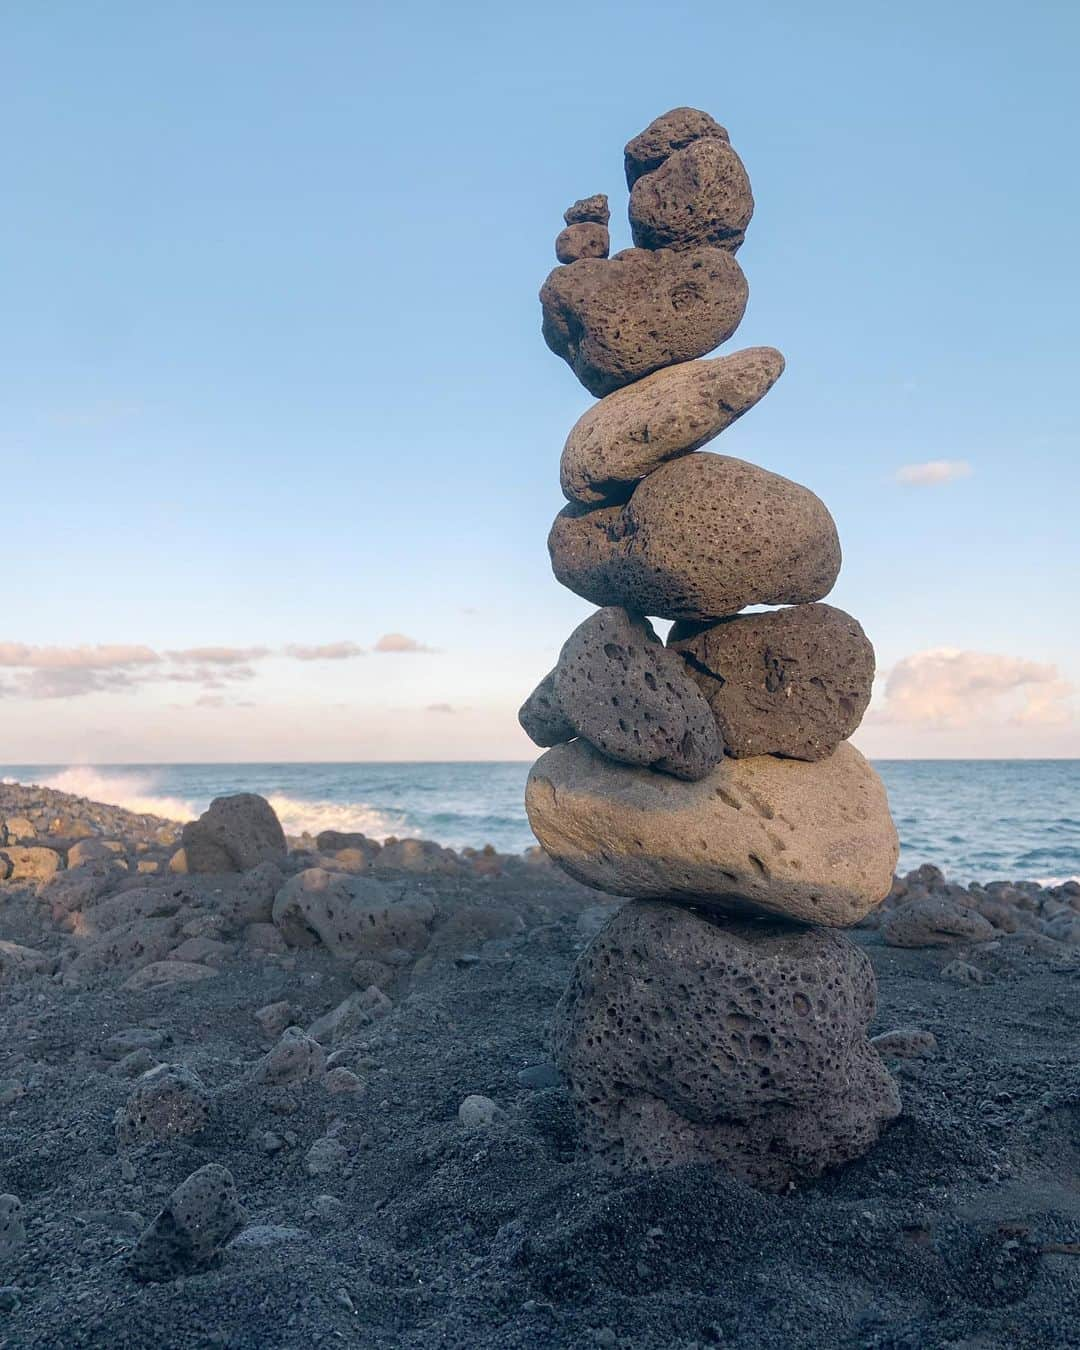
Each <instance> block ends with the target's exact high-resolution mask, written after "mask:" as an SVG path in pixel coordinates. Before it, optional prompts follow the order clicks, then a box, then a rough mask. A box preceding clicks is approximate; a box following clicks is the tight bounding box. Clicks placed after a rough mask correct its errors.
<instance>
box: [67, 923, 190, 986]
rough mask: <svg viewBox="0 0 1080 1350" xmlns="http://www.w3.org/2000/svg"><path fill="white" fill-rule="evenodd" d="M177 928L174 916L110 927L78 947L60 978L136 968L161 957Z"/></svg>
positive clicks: (81, 979)
mask: <svg viewBox="0 0 1080 1350" xmlns="http://www.w3.org/2000/svg"><path fill="white" fill-rule="evenodd" d="M179 932H180V924H179V922H178V920H177V919H176V918H161V919H137V920H136V921H135V922H134V923H126V924H122V925H121V926H120V927H118V928H113V929H110V931H109V932H107V933H105V934H104V935H103V936H102V937H99V938H97V939H94V940H92V941H90V942H87V943H86V944H85V945H84V946H82V947H80V948H79V949H78V955H76V956H75V957H74V959H73V960H72V961H70V963H69V964H68V965H66V966H65V967H64V970H63V982H64V984H66V985H83V984H90V983H92V982H93V981H94V980H95V979H97V978H98V977H99V976H102V975H106V974H108V973H110V972H111V971H114V970H130V971H136V970H141V969H142V967H143V966H149V965H152V964H156V963H158V962H161V961H164V959H165V957H166V956H167V955H168V953H169V952H170V951H171V950H172V949H173V947H175V946H176V941H177V938H178V936H179ZM201 969H202V970H203V971H205V970H206V967H205V966H204V967H201Z"/></svg>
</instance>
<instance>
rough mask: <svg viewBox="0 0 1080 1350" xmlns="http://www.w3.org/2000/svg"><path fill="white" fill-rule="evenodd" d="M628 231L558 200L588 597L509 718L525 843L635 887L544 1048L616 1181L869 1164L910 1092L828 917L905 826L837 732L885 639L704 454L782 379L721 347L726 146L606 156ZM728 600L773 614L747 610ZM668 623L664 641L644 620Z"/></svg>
mask: <svg viewBox="0 0 1080 1350" xmlns="http://www.w3.org/2000/svg"><path fill="white" fill-rule="evenodd" d="M625 164H626V180H627V185H628V186H629V188H630V224H631V229H632V233H633V237H634V243H635V245H636V247H634V248H631V249H625V250H624V251H623V252H621V253H617V254H616V255H615V256H614V257H613V258H608V256H607V254H608V246H609V241H608V231H607V224H608V219H609V216H608V203H607V198H606V197H605V196H602V195H599V194H598V195H596V196H594V197H589V198H585V199H583V200H582V201H579V202H575V204H574V205H573V206H572V207H571V208H570V209H569V210H568V211H567V212H566V214H565V220H566V229H565V230H564V231H563V232H562V233H561V234H560V235H559V239H558V241H557V244H556V255H557V257H558V258H559V261H560V262H561V263H562V264H563V266H560V267H557V268H556V269H555V270H554V271H553V272H552V273H551V275H550V276H549V277H548V279H547V281H546V282H545V283H544V286H543V289H542V290H541V292H540V299H541V304H542V306H543V314H544V324H543V332H544V338H545V340H546V341H547V343H548V346H549V347H551V349H552V350H553V351H554V352H555V353H556V354H557V355H559V356H561V357H563V358H564V359H565V360H566V362H567V363H568V364H569V366H570V367H571V369H572V370H573V371H574V373H575V374H576V375H577V377H578V379H579V380H580V381H581V383H582V384H583V385H584V386H585V387H586V388H587V389H588V390H589V391H590V392H591V393H592V394H594V395H596V396H597V397H598V398H599V399H600V402H599V403H597V404H595V405H594V406H593V407H592V408H590V409H589V410H588V411H587V412H586V413H585V414H584V415H583V416H582V417H581V418H579V420H578V422H577V424H576V425H575V426H574V427H573V429H572V430H571V432H570V435H569V437H568V439H567V442H566V446H565V448H564V450H563V456H562V469H561V480H562V488H563V492H564V494H565V496H566V497H567V499H568V502H569V505H568V506H566V507H565V508H564V509H563V510H562V511H561V512H560V514H559V515H558V516H557V517H556V520H555V524H554V525H553V526H552V530H551V535H550V538H549V540H548V546H549V549H550V552H551V560H552V566H553V570H554V572H555V575H556V577H557V578H558V580H559V581H561V582H562V583H563V584H564V585H565V586H567V587H569V588H570V589H571V590H573V591H576V592H577V594H579V595H581V596H583V597H584V598H585V599H587V600H590V601H592V602H593V603H594V604H596V605H598V606H600V608H599V609H598V610H597V611H596V612H595V613H594V614H593V615H592V616H591V617H590V618H588V619H586V620H585V622H584V623H582V624H581V625H579V627H578V628H577V629H576V630H575V631H574V632H573V633H572V634H571V636H570V638H569V639H568V640H567V642H566V643H565V645H564V646H563V649H562V652H561V653H560V655H559V659H558V662H557V663H556V665H555V668H554V669H553V670H552V671H551V672H550V673H549V674H548V675H547V676H545V677H544V679H543V680H542V681H541V683H540V684H539V685H538V686H537V688H536V690H535V691H534V692H533V694H531V695H530V697H529V698H528V699H527V700H526V702H525V704H524V706H523V707H522V709H521V714H520V717H521V723H522V725H523V726H524V728H525V730H526V731H527V732H528V734H529V735H530V736H531V737H532V739H533V740H534V741H535V742H536V743H537V744H538V745H541V746H550V747H552V748H551V749H549V750H548V752H547V754H545V755H543V756H542V757H541V758H540V759H539V760H538V761H537V763H536V764H535V766H534V767H533V770H532V773H531V775H530V777H529V784H528V788H527V790H526V808H527V810H528V813H529V821H530V823H531V825H532V828H533V832H534V833H535V834H536V837H537V838H538V839H539V841H540V843H541V844H542V846H543V847H544V849H545V850H546V851H547V852H548V853H549V854H550V856H551V857H552V858H553V859H554V860H555V862H557V863H558V864H559V865H560V866H561V867H562V868H564V869H565V870H566V871H567V872H569V873H570V874H571V875H572V876H575V877H577V878H578V879H579V880H581V881H584V882H585V883H586V884H587V885H590V886H594V887H596V888H598V889H600V890H605V891H608V892H610V893H611V894H613V895H617V896H626V897H630V900H629V903H628V904H626V905H625V906H624V907H623V908H622V909H621V910H620V911H619V912H618V913H617V914H616V915H615V916H614V918H613V919H612V920H611V921H610V922H609V923H608V925H607V926H606V928H604V929H603V930H602V931H601V932H600V933H599V934H598V935H597V937H596V938H595V939H594V940H593V942H592V944H591V945H590V947H589V948H588V950H587V951H586V952H585V953H584V954H583V955H582V957H581V959H580V960H579V961H578V964H577V967H576V968H575V971H574V975H573V977H572V979H571V983H570V986H569V988H568V989H567V991H566V993H565V994H564V995H563V998H562V999H561V1001H560V1003H559V1006H558V1008H557V1010H556V1014H555V1026H554V1045H555V1051H556V1057H557V1059H558V1062H559V1064H560V1066H561V1068H562V1070H563V1072H564V1074H565V1075H566V1077H567V1079H568V1081H569V1084H570V1089H571V1093H572V1095H573V1098H574V1102H575V1107H576V1109H577V1113H578V1118H579V1122H580V1125H581V1128H582V1133H583V1137H584V1139H585V1142H586V1144H587V1145H588V1147H589V1148H590V1149H591V1150H592V1151H593V1153H594V1154H595V1155H596V1156H597V1157H598V1158H599V1159H600V1160H601V1161H603V1162H604V1163H606V1164H608V1165H610V1166H613V1167H648V1168H656V1167H664V1166H670V1165H674V1164H678V1163H685V1162H702V1161H711V1162H715V1163H717V1164H718V1165H720V1166H722V1167H724V1168H725V1169H727V1170H728V1171H730V1172H732V1173H734V1174H735V1175H737V1176H740V1177H742V1178H743V1179H745V1180H746V1181H748V1182H750V1183H751V1184H752V1185H756V1186H761V1187H764V1188H767V1189H783V1188H785V1187H786V1186H788V1185H790V1184H791V1183H793V1182H798V1181H801V1180H804V1179H806V1178H808V1177H813V1176H816V1175H818V1174H820V1173H821V1172H822V1171H824V1170H825V1169H826V1168H828V1167H832V1166H836V1165H839V1164H841V1163H844V1162H847V1161H849V1160H851V1159H853V1158H856V1157H858V1156H859V1155H860V1154H861V1153H863V1152H865V1151H866V1149H868V1148H869V1147H870V1146H871V1145H872V1144H873V1143H874V1141H875V1140H876V1139H877V1137H878V1135H879V1133H880V1131H881V1129H882V1127H883V1126H884V1125H885V1124H886V1123H887V1122H888V1121H889V1120H890V1119H892V1118H893V1117H894V1116H896V1115H897V1113H898V1112H899V1109H900V1103H899V1097H898V1095H897V1091H896V1087H895V1084H894V1083H893V1080H892V1079H891V1078H890V1077H889V1075H888V1073H887V1072H886V1071H885V1069H884V1067H883V1066H882V1063H881V1060H880V1059H879V1057H878V1055H877V1052H876V1051H875V1050H874V1049H873V1047H872V1046H871V1045H870V1043H869V1040H868V1038H867V1028H868V1026H869V1023H870V1020H871V1018H872V1016H873V1013H874V1005H875V996H876V982H875V979H874V972H873V968H872V967H871V965H870V963H869V961H868V960H867V959H866V957H865V956H864V955H863V954H862V953H861V952H860V951H859V949H858V948H857V947H855V946H854V945H853V944H852V943H851V942H850V940H849V939H848V938H846V937H845V936H844V935H843V933H841V932H839V931H837V930H838V929H842V928H844V927H847V926H850V925H852V924H855V923H858V922H859V920H860V919H861V918H862V917H863V916H864V915H865V914H867V913H868V912H869V911H870V910H871V909H873V908H874V907H875V906H876V905H878V904H880V903H881V901H882V900H883V899H884V897H885V895H886V894H887V893H888V891H889V887H890V884H891V882H892V876H893V869H894V867H895V864H896V858H897V851H898V845H897V837H896V830H895V827H894V826H893V822H892V818H891V816H890V814H889V806H888V801H887V798H886V795H885V790H884V788H883V787H882V784H881V782H880V780H879V779H878V777H877V775H876V774H875V773H874V771H873V769H872V768H871V767H870V765H869V764H867V762H866V761H865V760H864V759H863V758H862V756H861V755H860V754H859V752H858V751H857V750H856V749H854V747H853V746H851V745H849V744H848V743H847V738H848V737H849V736H850V735H851V734H852V732H853V731H854V730H855V729H856V727H857V726H858V724H859V722H860V720H861V718H862V715H863V713H864V712H865V710H866V706H867V703H868V702H869V698H870V687H871V684H872V681H873V677H874V652H873V648H872V647H871V645H870V643H869V642H868V640H867V638H866V635H865V634H864V633H863V630H862V628H861V627H860V626H859V624H858V622H857V621H856V620H855V619H853V618H852V617H851V616H850V615H848V614H845V613H843V611H842V610H839V609H835V608H833V607H832V606H831V605H826V604H821V603H820V601H821V600H822V599H823V598H824V597H825V596H826V595H827V594H828V593H829V591H830V590H831V589H832V586H833V584H834V582H835V581H836V577H837V574H838V572H839V570H840V544H839V541H838V539H837V534H836V527H835V525H834V523H833V520H832V517H831V516H830V514H829V512H828V509H827V508H826V507H825V505H824V503H823V502H822V501H821V500H820V499H819V498H818V497H816V496H815V495H814V493H813V492H811V491H810V490H809V489H808V488H805V487H802V486H801V485H799V484H798V483H793V482H791V481H789V480H788V479H786V478H782V477H780V476H779V475H778V474H775V473H771V472H769V471H768V470H767V469H763V468H759V467H758V466H756V465H753V464H748V463H745V462H744V461H743V460H739V459H733V458H731V457H729V456H726V455H719V454H714V453H712V452H710V451H702V450H701V447H702V446H704V445H706V444H707V443H708V442H709V441H711V440H712V439H713V438H714V437H716V436H717V435H719V434H720V432H722V431H723V430H724V429H725V428H726V427H728V426H730V425H731V423H732V422H734V421H735V420H736V418H738V417H741V416H742V415H743V414H744V413H745V412H747V411H748V410H749V409H750V408H752V407H753V406H754V404H755V403H757V402H758V401H759V400H760V399H761V398H763V397H764V395H765V394H766V393H767V392H768V391H769V389H770V388H771V387H772V385H773V384H774V383H775V381H776V380H777V379H778V378H779V376H780V375H781V373H782V372H783V369H784V359H783V357H782V356H781V355H780V353H779V352H778V351H775V350H774V349H773V348H771V347H756V348H750V349H748V350H745V351H740V352H735V353H733V354H731V355H725V356H721V357H714V358H712V359H710V360H704V359H702V358H703V357H705V356H706V355H707V354H708V353H709V352H711V351H712V350H713V349H714V348H715V347H716V346H718V345H719V344H720V343H722V342H725V341H726V340H727V339H728V338H729V337H731V335H732V334H733V333H734V332H735V330H736V328H737V327H738V325H739V322H740V320H741V319H742V314H743V310H744V308H745V306H746V299H747V285H746V279H745V277H744V276H743V273H742V270H741V269H740V267H739V265H738V263H737V262H736V261H735V258H734V253H735V250H736V249H737V248H738V247H739V246H740V245H741V244H742V242H743V239H744V237H745V232H746V228H747V226H748V225H749V222H750V217H751V215H752V213H753V209H754V201H753V196H752V194H751V191H750V182H749V179H748V178H747V175H746V170H745V168H744V167H743V164H742V161H741V160H740V159H739V157H738V155H737V154H736V153H735V151H734V150H733V149H732V148H731V143H730V140H729V138H728V133H727V132H726V131H725V130H724V128H723V127H721V126H720V125H719V124H718V123H716V122H715V121H713V119H712V118H711V117H709V116H708V114H707V113H703V112H699V111H698V110H696V109H693V108H676V109H674V110H673V111H672V112H669V113H666V114H664V116H662V117H659V118H657V119H656V121H655V122H653V123H652V124H651V125H650V126H648V127H647V128H646V129H645V130H644V131H643V132H642V133H641V134H640V135H639V136H636V137H635V138H634V139H633V140H632V141H631V142H630V143H629V144H628V145H627V147H626V152H625ZM749 605H771V606H784V608H778V609H772V610H769V611H768V612H764V613H762V612H754V613H748V614H744V613H742V612H741V611H743V610H744V609H746V607H747V606H749ZM646 616H653V617H658V618H664V619H673V620H675V621H676V622H675V624H674V627H673V628H672V630H671V633H670V634H669V637H668V640H667V644H666V645H665V644H663V643H662V642H661V641H660V639H659V638H658V637H657V635H656V633H655V632H654V631H653V628H652V626H651V624H650V622H649V619H648V617H646Z"/></svg>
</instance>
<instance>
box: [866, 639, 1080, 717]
mask: <svg viewBox="0 0 1080 1350" xmlns="http://www.w3.org/2000/svg"><path fill="white" fill-rule="evenodd" d="M1073 693H1074V689H1073V686H1072V685H1071V684H1070V683H1069V682H1068V681H1067V680H1065V679H1063V678H1062V676H1061V672H1060V671H1059V669H1058V667H1057V666H1055V665H1050V664H1045V663H1042V662H1039V661H1025V660H1023V659H1022V658H1020V657H1015V656H1001V655H997V654H995V653H992V652H968V651H959V650H957V649H956V648H953V647H940V648H936V649H933V650H929V651H924V652H916V653H914V655H912V656H905V657H904V658H903V660H901V661H898V662H897V663H896V665H894V666H893V667H892V669H891V670H890V671H889V672H888V675H887V677H886V680H885V696H884V704H883V706H882V707H880V708H878V709H875V711H874V712H873V713H872V714H871V718H872V720H873V721H876V722H887V723H896V724H903V725H907V726H924V727H933V728H937V729H941V730H956V729H959V728H964V727H973V726H979V725H988V726H989V725H993V724H994V723H997V724H999V725H1001V724H1003V723H1008V724H1011V725H1013V726H1065V725H1067V724H1069V723H1070V722H1071V721H1073V719H1074V717H1075V715H1076V710H1075V707H1074V706H1073V705H1072V703H1071V700H1072V696H1073Z"/></svg>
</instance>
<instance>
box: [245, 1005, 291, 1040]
mask: <svg viewBox="0 0 1080 1350" xmlns="http://www.w3.org/2000/svg"><path fill="white" fill-rule="evenodd" d="M254 1017H255V1021H256V1022H258V1024H259V1030H260V1031H261V1032H262V1033H263V1035H264V1036H280V1035H281V1033H282V1032H283V1031H284V1030H285V1028H286V1027H287V1026H291V1025H292V1024H293V1022H295V1020H296V1010H295V1009H294V1008H293V1005H292V1004H291V1003H289V1002H288V1001H287V1000H286V999H281V1000H279V1001H278V1002H277V1003H267V1004H266V1005H265V1007H262V1008H259V1009H257V1010H256V1012H255V1013H254Z"/></svg>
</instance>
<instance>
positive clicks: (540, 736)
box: [518, 670, 577, 746]
mask: <svg viewBox="0 0 1080 1350" xmlns="http://www.w3.org/2000/svg"><path fill="white" fill-rule="evenodd" d="M518 721H519V722H520V723H521V726H522V729H523V730H524V732H525V734H526V736H528V738H529V739H530V740H531V741H532V742H533V743H534V744H536V745H543V746H548V745H562V744H563V743H564V742H565V741H572V740H573V739H574V737H575V736H576V735H577V728H576V727H575V726H574V724H573V722H571V721H570V720H569V718H568V717H567V716H566V714H565V713H564V712H563V710H562V708H561V707H560V706H559V698H558V695H557V694H556V693H555V672H554V671H553V670H550V671H548V673H547V674H546V675H545V676H544V678H543V679H542V680H541V681H540V683H539V684H538V685H537V686H536V688H535V689H534V690H533V691H532V693H531V694H530V695H529V697H528V698H527V699H526V700H525V702H524V703H523V704H522V705H521V708H520V709H519V711H518Z"/></svg>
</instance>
